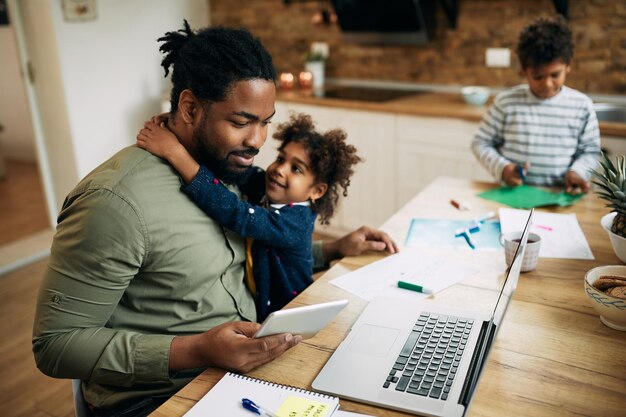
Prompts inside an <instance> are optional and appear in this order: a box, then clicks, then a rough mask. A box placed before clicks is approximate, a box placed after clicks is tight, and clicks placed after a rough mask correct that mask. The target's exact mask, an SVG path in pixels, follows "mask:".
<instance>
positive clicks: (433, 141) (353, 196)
mask: <svg viewBox="0 0 626 417" xmlns="http://www.w3.org/2000/svg"><path fill="white" fill-rule="evenodd" d="M290 111H296V112H304V113H308V114H310V115H311V116H312V117H313V120H314V121H315V122H316V124H317V129H318V130H319V131H325V130H328V129H333V128H337V127H339V128H342V129H344V130H345V131H346V132H347V134H348V142H349V143H351V144H353V145H354V146H356V147H357V149H358V154H359V156H361V157H362V158H363V159H364V160H365V162H363V163H361V164H358V165H357V166H356V167H355V173H354V175H353V177H352V179H351V183H350V187H349V188H348V197H347V198H344V197H341V198H340V203H339V211H338V212H337V214H336V215H335V216H334V217H333V218H332V219H331V224H330V226H328V227H322V226H318V227H317V230H318V231H320V232H322V233H325V234H329V235H335V236H338V235H341V234H344V233H346V232H348V231H351V230H354V229H356V228H358V227H360V226H362V225H368V226H372V227H379V226H380V225H381V224H382V223H383V222H384V221H385V220H386V219H387V218H388V217H389V216H390V215H392V214H393V213H394V212H396V211H397V210H398V209H399V208H400V207H401V206H402V205H403V204H404V203H406V202H407V201H408V200H409V199H410V198H411V197H413V196H414V195H415V194H416V193H417V192H419V191H420V190H421V189H422V188H423V187H424V186H426V185H427V184H428V183H429V182H431V181H432V180H433V179H434V178H436V177H438V176H441V175H446V176H455V177H460V178H470V179H476V180H486V181H491V180H492V179H491V177H490V175H489V174H488V173H487V172H486V171H485V170H484V169H483V168H482V167H481V166H480V165H479V164H478V162H477V161H476V160H475V158H474V156H473V154H472V153H471V151H470V142H471V140H472V137H473V135H474V132H475V131H476V129H477V128H478V122H473V121H467V120H461V119H455V118H449V117H421V116H408V115H400V114H396V113H388V112H377V111H365V110H354V109H342V108H337V107H333V108H331V107H326V106H323V105H312V104H302V103H292V102H283V101H277V102H276V115H275V116H274V119H273V122H272V124H271V125H270V131H269V133H268V139H267V142H266V145H265V146H264V147H263V148H262V150H261V152H260V153H259V155H258V156H257V158H256V163H257V165H259V166H262V167H267V165H269V164H270V163H271V162H272V161H273V160H274V158H275V156H276V143H275V142H276V141H275V140H274V139H272V137H271V135H272V133H273V132H274V129H275V126H276V125H277V124H278V123H281V122H284V121H286V120H288V118H289V113H290Z"/></svg>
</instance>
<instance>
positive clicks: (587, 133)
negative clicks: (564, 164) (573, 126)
mask: <svg viewBox="0 0 626 417" xmlns="http://www.w3.org/2000/svg"><path fill="white" fill-rule="evenodd" d="M591 106H592V104H591V103H590V104H589V105H588V106H587V107H588V109H587V120H586V122H585V123H584V126H583V129H582V131H581V133H580V136H579V139H578V146H577V148H576V153H575V154H574V158H573V159H574V161H573V162H572V166H571V167H570V170H572V171H574V172H576V173H577V174H578V175H580V176H581V177H582V178H584V179H585V180H587V181H588V180H589V179H590V178H591V170H592V169H596V168H597V166H598V158H599V156H600V128H599V126H598V118H597V116H596V113H595V111H594V110H593V108H592V107H591Z"/></svg>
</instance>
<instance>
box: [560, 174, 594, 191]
mask: <svg viewBox="0 0 626 417" xmlns="http://www.w3.org/2000/svg"><path fill="white" fill-rule="evenodd" d="M565 192H567V193H568V194H571V195H577V194H580V193H585V194H586V193H588V192H589V182H587V181H585V180H584V179H583V178H582V177H581V176H580V175H578V174H577V173H575V172H574V171H569V172H568V173H567V174H565Z"/></svg>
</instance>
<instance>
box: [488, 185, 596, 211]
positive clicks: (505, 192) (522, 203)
mask: <svg viewBox="0 0 626 417" xmlns="http://www.w3.org/2000/svg"><path fill="white" fill-rule="evenodd" d="M583 195H584V194H582V193H581V194H578V195H575V196H572V195H569V194H567V193H566V192H564V191H563V192H560V193H553V192H550V191H547V190H543V189H541V188H537V187H531V186H530V185H520V186H518V187H500V188H494V189H492V190H489V191H485V192H483V193H480V194H478V196H479V197H482V198H486V199H488V200H493V201H497V202H498V203H502V204H506V205H507V206H511V207H514V208H528V209H529V208H533V207H542V206H552V205H558V206H562V207H564V206H569V205H571V204H574V203H575V202H576V201H578V200H580V199H581V198H582V197H583Z"/></svg>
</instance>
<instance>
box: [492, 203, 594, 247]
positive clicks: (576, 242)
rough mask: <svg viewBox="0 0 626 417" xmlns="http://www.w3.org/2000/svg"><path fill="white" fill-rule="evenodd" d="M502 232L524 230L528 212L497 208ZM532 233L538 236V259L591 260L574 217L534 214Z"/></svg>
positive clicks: (537, 212) (536, 212)
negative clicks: (539, 238)
mask: <svg viewBox="0 0 626 417" xmlns="http://www.w3.org/2000/svg"><path fill="white" fill-rule="evenodd" d="M499 215H500V227H501V228H502V233H509V232H514V231H517V230H523V229H524V225H525V224H526V219H528V211H527V210H515V209H506V208H503V209H500V210H499ZM530 231H531V232H532V233H536V234H538V235H539V236H541V249H540V251H539V257H541V258H565V259H594V257H593V253H592V252H591V248H590V247H589V243H588V242H587V238H586V237H585V234H584V233H583V231H582V229H581V228H580V225H579V224H578V219H577V218H576V215H575V214H559V213H544V212H541V211H535V217H534V220H533V226H532V228H531V229H530Z"/></svg>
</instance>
